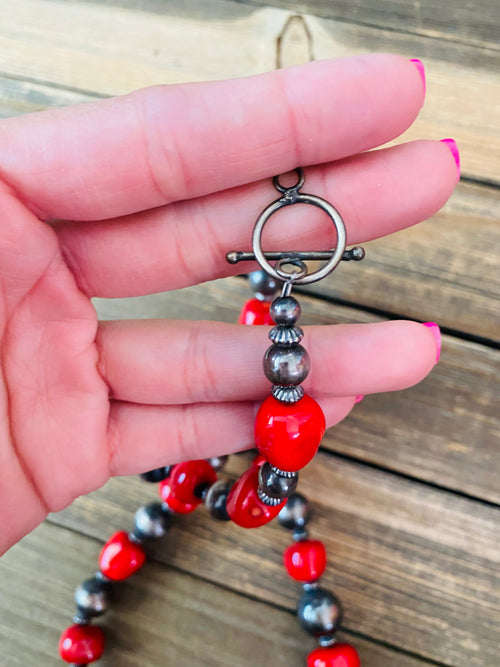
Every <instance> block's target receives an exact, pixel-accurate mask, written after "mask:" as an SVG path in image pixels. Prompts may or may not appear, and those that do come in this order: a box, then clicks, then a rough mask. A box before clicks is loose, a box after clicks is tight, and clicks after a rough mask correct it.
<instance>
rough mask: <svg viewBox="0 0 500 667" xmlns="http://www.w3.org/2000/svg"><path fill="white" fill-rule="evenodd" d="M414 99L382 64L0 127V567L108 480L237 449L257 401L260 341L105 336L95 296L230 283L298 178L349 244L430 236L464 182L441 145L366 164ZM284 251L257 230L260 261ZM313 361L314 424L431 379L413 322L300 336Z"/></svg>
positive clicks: (390, 153)
mask: <svg viewBox="0 0 500 667" xmlns="http://www.w3.org/2000/svg"><path fill="white" fill-rule="evenodd" d="M423 98H424V89H423V85H422V80H421V78H420V76H419V72H418V70H417V68H416V67H415V66H414V64H412V63H411V62H409V61H406V60H404V59H401V58H398V57H395V56H388V55H376V56H368V57H359V58H351V59H347V60H336V61H323V62H317V63H313V64H309V65H304V66H300V67H296V68H292V69H290V70H283V71H276V72H271V73H269V74H264V75H261V76H256V77H250V78H247V79H241V80H235V81H221V82H214V83H202V84H188V85H183V86H161V87H160V86H159V87H154V88H150V89H147V90H143V91H139V92H136V93H132V94H131V95H128V96H125V97H121V98H116V99H111V100H105V101H99V102H96V103H93V104H87V105H82V106H79V107H74V108H66V109H57V110H51V111H46V112H42V113H39V114H33V115H31V116H26V117H22V118H14V119H8V120H5V121H2V122H1V123H0V156H1V158H0V216H1V221H2V222H1V228H0V286H1V296H2V301H1V311H0V323H1V337H2V338H1V340H2V372H3V374H2V381H1V399H0V400H1V403H0V406H1V411H2V423H1V431H0V470H1V471H2V482H1V488H0V507H1V518H2V536H1V538H0V553H2V552H3V551H5V550H6V549H7V548H8V547H9V546H11V545H12V544H13V543H14V542H15V541H17V540H18V539H20V537H22V536H23V535H24V534H26V533H27V532H29V531H30V530H31V529H32V528H33V527H34V526H36V525H37V524H38V523H39V522H41V521H42V520H43V518H44V517H45V516H46V514H47V512H49V511H58V510H60V509H62V508H64V507H65V506H67V505H68V504H69V503H71V501H72V500H73V499H74V498H75V497H77V496H78V495H80V494H83V493H88V492H89V491H92V490H94V489H96V488H98V487H100V486H101V485H103V484H104V483H105V482H106V480H107V479H108V478H109V476H110V475H123V474H131V473H138V472H141V471H143V470H148V469H151V468H154V467H157V466H160V465H166V464H168V463H172V462H176V461H179V460H183V459H189V458H201V457H207V456H210V455H217V454H223V453H230V452H232V451H237V450H239V449H244V448H248V447H249V446H250V445H251V443H252V430H253V419H254V414H255V407H256V404H257V402H258V401H259V400H262V399H263V398H264V397H265V396H266V394H267V393H268V391H269V384H268V382H267V381H266V380H265V378H264V376H263V373H262V371H261V359H262V354H263V351H264V347H265V343H264V342H263V341H264V338H265V336H264V338H263V333H262V330H260V329H259V328H253V327H241V326H238V325H228V324H220V323H210V322H169V321H163V320H162V321H149V322H148V321H138V322H108V323H98V322H97V318H96V313H95V311H94V308H93V306H92V304H91V301H90V298H91V297H93V296H101V297H124V296H138V295H142V294H147V293H151V292H157V291H163V290H170V289H176V288H180V287H184V286H187V285H192V284H196V283H198V282H201V281H205V280H211V279H214V278H220V277H222V276H227V275H230V274H231V273H236V272H237V271H238V269H237V268H235V267H232V266H230V265H229V264H227V263H226V260H225V255H226V252H227V251H228V250H231V249H233V248H247V247H248V244H249V238H250V233H251V228H252V225H253V222H254V220H255V218H256V216H257V215H258V213H259V212H260V210H261V209H262V208H263V207H264V206H265V205H267V203H268V202H269V201H270V200H271V198H274V194H275V193H274V190H273V188H272V186H271V183H270V177H271V176H273V175H275V174H281V173H284V172H286V171H288V170H291V169H293V168H294V167H297V166H298V165H300V166H304V167H307V166H310V168H309V169H307V171H306V176H307V189H308V191H310V192H314V193H315V194H317V195H319V196H321V197H324V198H326V199H328V200H330V201H331V202H332V203H333V204H334V205H335V206H336V207H337V208H338V209H339V210H340V211H341V213H342V215H343V217H344V219H345V221H346V226H347V232H348V242H349V243H350V244H352V243H358V242H362V241H366V240H369V239H372V238H375V237H379V236H382V235H385V234H389V233H391V232H394V231H396V230H398V229H401V228H404V227H408V226H410V225H413V224H415V223H417V222H419V221H421V220H423V219H426V218H428V217H429V216H430V215H432V214H433V213H435V212H436V211H437V210H438V209H439V208H440V207H441V206H442V205H443V204H444V203H445V201H446V200H447V199H448V197H449V195H450V194H451V192H452V190H453V188H454V186H455V183H456V180H457V169H456V164H455V161H454V159H453V156H452V154H451V152H450V151H449V150H448V147H447V146H446V145H444V144H443V143H440V142H437V141H419V142H412V143H409V144H403V145H400V146H397V147H394V148H388V149H382V150H380V151H376V152H370V153H365V154H361V155H360V152H361V151H365V150H367V149H370V148H373V147H376V146H379V145H381V144H383V143H385V142H387V141H389V140H390V139H392V138H394V137H396V136H398V135H399V134H401V133H402V132H403V131H404V130H405V129H406V128H407V127H408V126H409V125H410V124H411V123H412V122H413V120H414V118H415V117H416V115H417V114H418V111H419V109H420V107H421V106H422V103H423ZM313 165H316V166H313ZM293 208H294V209H295V208H300V209H302V208H303V207H293ZM308 208H310V207H308ZM287 215H288V216H289V217H288V218H287V231H286V240H287V246H288V247H290V246H293V247H301V248H304V249H307V248H308V247H309V248H311V247H318V246H322V247H331V245H332V244H334V242H335V239H334V236H333V234H332V229H331V228H330V226H329V225H327V224H325V222H324V220H322V219H321V215H320V214H318V215H316V214H314V213H313V214H311V212H310V211H308V212H307V215H308V217H307V224H304V218H303V215H304V214H303V212H302V211H300V212H295V211H294V212H292V210H291V209H290V210H289V211H287ZM54 220H64V221H65V222H57V223H54V222H50V221H54ZM66 221H67V222H66ZM47 222H50V224H47ZM280 238H281V239H283V232H282V231H280V230H279V229H277V230H274V229H273V228H272V226H271V229H270V231H269V235H268V240H267V241H266V247H268V246H269V247H272V245H273V243H275V244H276V247H280V245H281V246H282V244H283V241H281V243H280V241H279V239H280ZM263 346H264V347H263ZM306 346H307V348H308V350H309V353H310V356H311V365H312V368H313V372H312V374H311V377H310V378H308V380H307V381H306V383H305V387H306V389H308V390H309V391H310V392H311V393H312V394H313V395H314V396H315V397H317V398H318V400H319V402H320V404H321V406H322V408H323V410H324V412H325V415H326V419H327V425H328V426H331V425H332V424H335V423H336V422H338V421H339V420H341V419H342V418H343V417H345V415H346V414H347V413H348V412H349V411H350V409H351V408H352V406H353V404H354V396H355V395H356V394H366V393H370V392H380V391H390V390H396V389H401V388H404V387H407V386H410V385H412V384H414V383H415V382H418V381H419V380H420V379H422V378H423V377H424V376H425V375H426V374H427V373H428V372H429V371H430V369H431V368H432V367H433V365H434V364H435V362H436V341H435V338H434V336H433V335H432V332H431V331H430V330H429V329H428V328H427V327H424V326H422V325H421V324H418V323H413V322H384V323H380V324H367V325H341V326H332V327H322V328H321V330H318V328H314V327H311V328H309V329H306ZM332 377H333V378H335V381H334V382H333V383H332V381H331V378H332ZM221 434H224V437H223V438H221ZM221 443H222V444H221ZM221 449H222V451H221ZM224 449H225V451H224Z"/></svg>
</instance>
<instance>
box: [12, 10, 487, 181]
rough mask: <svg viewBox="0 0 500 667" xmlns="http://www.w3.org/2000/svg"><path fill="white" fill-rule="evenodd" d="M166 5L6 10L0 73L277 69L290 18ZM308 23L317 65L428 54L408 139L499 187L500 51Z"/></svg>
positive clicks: (96, 85) (97, 75) (115, 88)
mask: <svg viewBox="0 0 500 667" xmlns="http://www.w3.org/2000/svg"><path fill="white" fill-rule="evenodd" d="M158 7H159V3H158V2H147V1H146V2H141V3H140V8H141V9H140V10H138V9H134V8H133V7H130V6H129V7H125V8H124V7H121V6H118V5H116V6H114V5H112V4H109V3H85V2H73V3H59V2H51V1H50V0H18V1H17V2H16V3H11V4H10V5H9V6H7V5H5V6H4V7H1V6H0V73H3V74H6V75H9V76H13V77H25V78H31V79H36V80H39V81H45V82H51V83H55V84H58V85H62V86H70V87H76V88H80V89H83V90H86V91H94V92H98V93H100V94H104V95H110V94H121V93H124V92H128V91H129V90H131V89H134V88H138V87H141V86H147V85H150V84H157V83H176V82H179V81H193V80H201V79H214V78H225V77H231V76H243V75H248V74H252V73H257V72H262V71H264V70H268V69H273V68H274V67H276V65H277V64H278V63H277V51H278V40H279V38H280V36H281V35H282V33H283V29H284V27H285V25H286V24H287V22H288V21H289V18H290V15H291V14H290V12H287V11H285V10H282V9H277V8H272V7H262V8H256V7H253V8H251V7H249V6H248V5H243V4H239V3H235V2H229V1H227V0H213V2H210V7H209V8H208V7H207V5H206V3H204V2H203V0H197V1H196V2H192V3H190V5H189V10H188V11H187V10H186V5H185V3H183V2H181V1H180V0H176V1H174V2H170V3H169V5H168V13H167V14H165V13H163V12H164V8H163V10H162V11H160V12H159V11H158ZM252 9H253V11H252ZM304 21H305V25H306V27H307V30H308V32H309V34H310V36H311V50H312V53H313V55H314V57H315V58H325V57H332V56H333V57H335V56H348V55H354V54H357V53H365V52H367V51H373V50H375V51H393V52H395V53H400V54H401V55H404V56H406V57H409V58H410V57H419V56H420V57H422V59H423V60H425V62H426V65H427V75H428V96H427V104H426V107H425V109H424V111H423V112H422V114H421V116H420V118H419V119H418V121H417V123H415V125H414V127H413V128H412V129H411V130H410V132H409V133H407V134H406V135H405V138H414V137H416V136H418V137H422V136H424V137H432V138H436V139H439V138H442V137H443V136H453V137H454V138H455V139H456V140H457V141H458V143H459V145H460V148H461V152H462V159H463V173H464V175H466V176H472V177H474V178H476V179H488V180H490V181H494V182H498V174H499V173H500V133H499V132H498V118H497V117H495V114H494V109H495V107H496V106H498V104H499V100H500V74H499V72H500V66H499V65H500V53H499V52H498V51H494V50H485V49H479V48H476V47H473V46H468V45H464V44H458V43H454V42H449V41H448V42H446V43H444V42H442V41H441V40H439V39H435V37H434V36H432V37H422V36H418V35H408V34H401V33H398V32H396V31H394V30H392V29H391V30H388V31H384V30H381V29H378V28H371V27H366V26H359V25H353V24H349V23H346V22H345V21H334V20H330V19H322V18H318V17H315V16H311V15H305V16H304ZM110 25H112V26H113V30H111V31H110V30H109V26H110ZM75 26H78V30H75ZM497 28H498V25H497V24H494V25H493V29H497ZM484 100H488V104H484Z"/></svg>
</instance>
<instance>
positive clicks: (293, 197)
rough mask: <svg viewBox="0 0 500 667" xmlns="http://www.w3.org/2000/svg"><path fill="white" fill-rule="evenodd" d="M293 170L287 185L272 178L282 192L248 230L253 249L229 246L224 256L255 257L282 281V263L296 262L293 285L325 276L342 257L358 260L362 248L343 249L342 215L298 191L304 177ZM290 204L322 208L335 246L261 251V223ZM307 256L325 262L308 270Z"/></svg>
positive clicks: (237, 259) (233, 259) (241, 259)
mask: <svg viewBox="0 0 500 667" xmlns="http://www.w3.org/2000/svg"><path fill="white" fill-rule="evenodd" d="M295 172H296V174H297V176H298V180H297V182H296V183H295V185H292V186H290V187H285V186H284V185H282V184H281V183H280V180H279V176H275V177H274V178H273V185H274V187H275V188H276V189H277V190H278V192H280V193H282V196H281V197H280V198H279V199H277V200H276V201H274V202H272V203H271V204H269V206H268V207H267V208H265V209H264V210H263V211H262V213H261V214H260V216H259V217H258V218H257V221H256V223H255V227H254V229H253V234H252V250H253V252H241V251H237V250H232V251H231V252H228V253H227V255H226V259H227V261H228V262H229V263H230V264H237V263H238V262H245V261H251V260H256V261H257V262H258V263H259V264H260V266H261V267H262V269H263V270H264V271H265V272H266V273H267V274H269V275H270V276H272V277H273V278H275V279H276V280H279V281H281V282H283V281H285V282H286V281H287V280H288V279H287V278H286V275H287V272H286V271H284V270H282V268H281V267H282V266H284V265H285V264H287V263H289V264H292V265H295V266H300V269H301V270H300V271H299V272H298V273H296V275H294V276H293V283H294V284H295V285H308V284H310V283H314V282H316V281H317V280H321V279H322V278H325V277H326V276H327V275H328V274H329V273H331V272H332V271H333V270H334V269H335V267H336V266H337V265H338V264H339V262H341V261H342V260H344V261H350V260H353V261H356V262H359V261H360V260H362V259H363V258H364V256H365V251H364V250H363V248H360V247H355V248H351V249H350V250H346V248H345V246H346V230H345V225H344V221H343V219H342V216H341V215H340V213H339V212H338V211H337V209H336V208H335V207H334V206H332V204H330V202H327V201H326V200H325V199H322V198H321V197H317V196H316V195H309V194H305V193H302V192H299V190H300V188H301V187H302V186H303V185H304V181H305V177H304V172H303V171H302V169H301V168H300V167H299V168H298V169H295ZM293 204H311V205H313V206H317V207H318V208H320V209H321V210H323V211H325V213H326V214H327V215H328V216H329V218H330V219H331V220H332V222H333V224H334V226H335V229H336V231H337V247H336V248H333V249H332V250H308V251H304V252H301V251H293V250H292V251H286V250H285V251H278V252H264V251H263V250H262V231H263V228H264V225H265V224H266V222H267V221H268V220H269V218H270V217H271V216H272V215H273V214H274V213H276V212H277V211H279V210H280V209H281V208H283V207H284V206H290V205H293ZM269 260H271V261H273V260H277V264H276V265H275V266H273V265H272V264H270V262H269ZM307 260H320V261H321V260H324V261H326V264H325V265H324V266H322V267H321V268H320V269H317V270H316V271H313V272H312V273H308V269H307V266H306V265H305V264H304V262H305V261H307Z"/></svg>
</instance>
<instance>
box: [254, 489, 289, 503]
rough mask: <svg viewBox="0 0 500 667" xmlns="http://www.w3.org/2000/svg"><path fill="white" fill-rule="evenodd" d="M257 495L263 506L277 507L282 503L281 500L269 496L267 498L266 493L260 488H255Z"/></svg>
mask: <svg viewBox="0 0 500 667" xmlns="http://www.w3.org/2000/svg"><path fill="white" fill-rule="evenodd" d="M257 495H258V496H259V498H260V499H261V500H262V502H263V503H264V504H265V505H269V506H270V507H276V505H279V504H280V503H282V502H283V499H282V498H272V497H271V496H268V495H267V493H266V492H265V491H263V490H262V489H261V488H260V486H259V487H258V488H257Z"/></svg>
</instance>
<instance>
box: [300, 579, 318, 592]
mask: <svg viewBox="0 0 500 667" xmlns="http://www.w3.org/2000/svg"><path fill="white" fill-rule="evenodd" d="M302 588H303V589H304V590H305V591H312V590H314V589H315V588H319V581H306V582H305V584H302Z"/></svg>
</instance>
